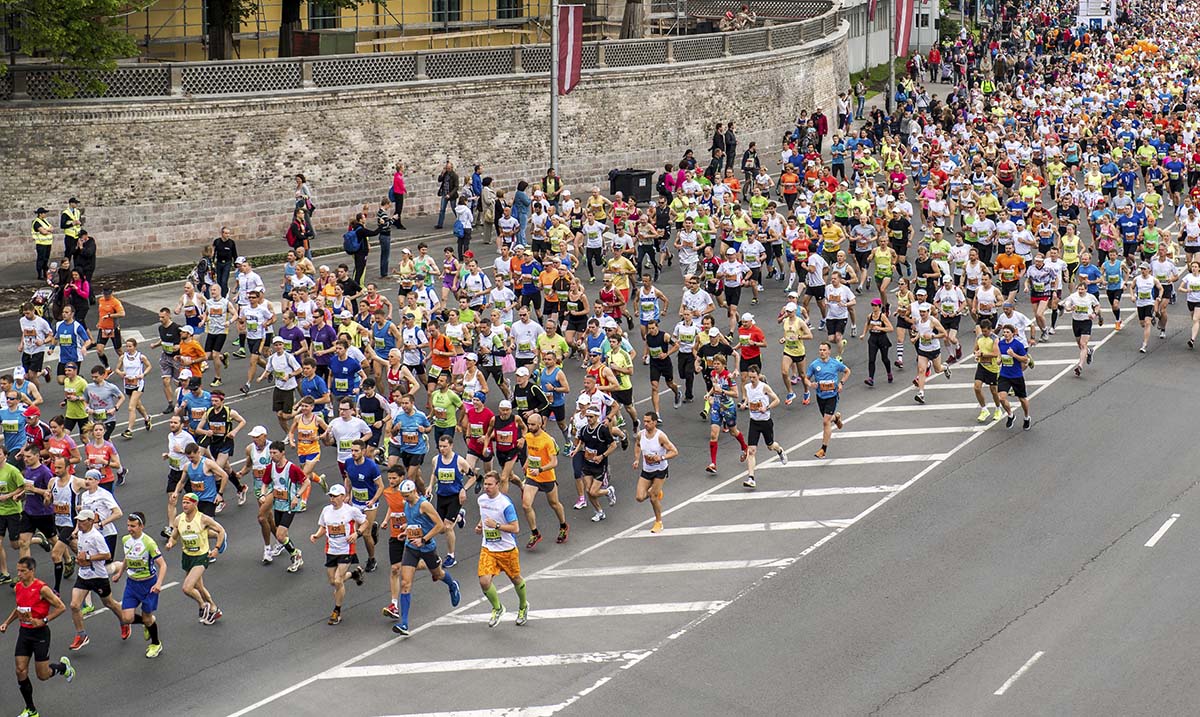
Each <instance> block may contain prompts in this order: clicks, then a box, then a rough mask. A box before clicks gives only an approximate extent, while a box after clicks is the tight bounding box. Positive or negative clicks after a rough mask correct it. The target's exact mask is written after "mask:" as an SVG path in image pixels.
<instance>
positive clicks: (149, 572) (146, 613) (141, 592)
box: [112, 511, 167, 659]
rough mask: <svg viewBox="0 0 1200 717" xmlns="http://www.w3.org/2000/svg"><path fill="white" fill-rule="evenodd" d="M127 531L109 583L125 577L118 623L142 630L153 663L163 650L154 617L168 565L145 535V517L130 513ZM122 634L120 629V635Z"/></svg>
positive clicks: (155, 544)
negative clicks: (127, 577)
mask: <svg viewBox="0 0 1200 717" xmlns="http://www.w3.org/2000/svg"><path fill="white" fill-rule="evenodd" d="M127 528H128V530H129V535H126V536H125V537H124V538H122V540H121V552H122V555H123V556H124V558H125V559H124V560H122V561H121V562H119V563H117V564H116V571H115V572H114V573H113V576H112V581H113V582H114V583H115V582H119V581H120V580H121V576H122V575H124V574H128V576H129V580H128V581H126V583H125V594H124V595H123V596H122V597H121V612H120V615H121V623H122V625H141V626H142V627H143V632H144V636H145V638H146V639H147V640H148V641H149V642H150V644H149V645H148V646H146V657H147V659H154V658H155V657H158V656H159V655H161V654H162V649H163V648H162V642H160V641H159V638H158V620H156V619H155V618H154V613H155V611H157V610H158V596H159V593H161V592H162V588H163V581H165V580H166V577H167V561H166V559H165V558H163V556H162V553H160V552H159V550H158V544H157V543H155V542H154V540H153V538H151V537H150V536H149V535H146V534H145V532H144V531H145V529H146V516H145V515H143V514H141V513H138V512H136V511H135V512H133V513H130V514H129V519H128V521H127ZM139 609H140V612H139ZM124 631H125V628H124V627H122V633H124Z"/></svg>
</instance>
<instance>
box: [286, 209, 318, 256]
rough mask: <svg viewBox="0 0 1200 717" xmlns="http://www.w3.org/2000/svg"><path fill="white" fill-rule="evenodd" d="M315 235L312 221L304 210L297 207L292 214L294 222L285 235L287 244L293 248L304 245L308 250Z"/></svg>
mask: <svg viewBox="0 0 1200 717" xmlns="http://www.w3.org/2000/svg"><path fill="white" fill-rule="evenodd" d="M314 236H315V234H314V233H313V228H312V223H311V222H309V221H308V217H307V216H306V215H305V212H304V210H303V209H297V210H296V211H295V212H294V213H293V214H292V223H291V224H290V225H289V226H288V230H287V234H285V235H284V239H286V240H287V245H288V246H290V247H291V248H293V249H295V248H296V247H298V246H302V247H304V249H305V250H306V251H307V250H308V249H309V248H310V244H309V242H310V241H311V240H312V238H313V237H314Z"/></svg>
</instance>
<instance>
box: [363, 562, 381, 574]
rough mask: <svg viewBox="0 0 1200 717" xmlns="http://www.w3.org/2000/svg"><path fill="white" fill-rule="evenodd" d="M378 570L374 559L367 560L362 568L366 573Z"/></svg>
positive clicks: (377, 564)
mask: <svg viewBox="0 0 1200 717" xmlns="http://www.w3.org/2000/svg"><path fill="white" fill-rule="evenodd" d="M378 569H379V561H378V560H376V559H375V558H367V566H366V567H365V568H364V570H366V571H367V572H368V573H373V572H375V571H376V570H378Z"/></svg>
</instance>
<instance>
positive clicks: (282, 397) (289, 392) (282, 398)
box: [271, 388, 296, 413]
mask: <svg viewBox="0 0 1200 717" xmlns="http://www.w3.org/2000/svg"><path fill="white" fill-rule="evenodd" d="M295 406H296V391H295V389H287V388H276V389H273V390H272V391H271V410H272V411H274V412H276V413H291V412H292V409H293V408H295Z"/></svg>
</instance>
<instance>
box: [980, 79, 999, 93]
mask: <svg viewBox="0 0 1200 717" xmlns="http://www.w3.org/2000/svg"><path fill="white" fill-rule="evenodd" d="M979 89H980V90H982V91H983V94H985V95H990V94H992V93H993V92H995V91H996V85H995V84H994V83H993V82H992V81H991V80H984V81H983V82H981V83H980V85H979Z"/></svg>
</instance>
